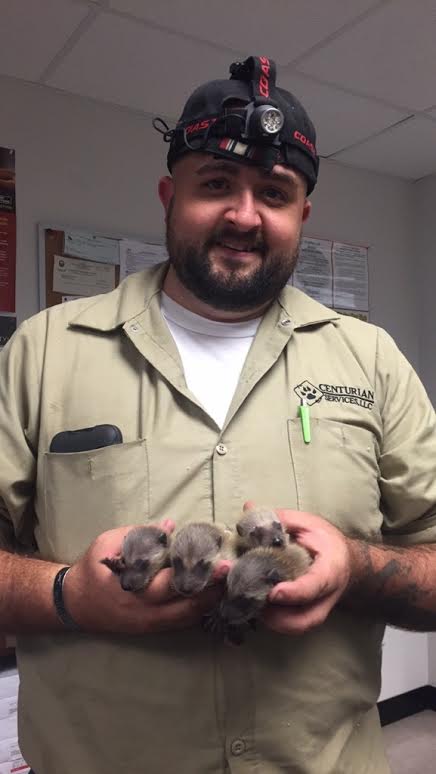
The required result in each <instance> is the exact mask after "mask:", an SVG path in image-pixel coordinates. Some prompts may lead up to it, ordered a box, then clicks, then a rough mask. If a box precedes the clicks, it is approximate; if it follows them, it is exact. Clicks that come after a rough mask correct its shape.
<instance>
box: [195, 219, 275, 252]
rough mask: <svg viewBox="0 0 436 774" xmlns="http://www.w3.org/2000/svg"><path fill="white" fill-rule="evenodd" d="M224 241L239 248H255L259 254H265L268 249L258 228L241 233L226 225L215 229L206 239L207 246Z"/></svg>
mask: <svg viewBox="0 0 436 774" xmlns="http://www.w3.org/2000/svg"><path fill="white" fill-rule="evenodd" d="M226 242H230V243H231V244H232V245H235V246H236V247H239V248H240V249H241V250H244V249H247V248H249V249H250V250H256V252H259V253H261V255H265V254H266V252H267V250H268V246H267V244H266V242H265V240H264V238H263V236H262V234H261V232H259V230H258V229H253V230H252V231H246V232H244V233H243V234H241V232H240V231H235V229H232V228H229V227H228V226H225V227H223V228H218V229H216V231H214V232H213V234H211V236H210V237H209V239H208V240H207V247H208V248H209V247H213V245H215V244H217V243H221V244H223V243H224V244H225V243H226Z"/></svg>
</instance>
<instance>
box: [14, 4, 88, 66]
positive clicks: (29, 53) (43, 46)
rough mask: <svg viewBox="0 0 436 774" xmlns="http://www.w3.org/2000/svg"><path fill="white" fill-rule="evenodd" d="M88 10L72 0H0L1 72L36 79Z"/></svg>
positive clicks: (85, 6) (83, 5) (84, 5)
mask: <svg viewBox="0 0 436 774" xmlns="http://www.w3.org/2000/svg"><path fill="white" fill-rule="evenodd" d="M88 12H89V5H87V4H85V3H79V2H71V0H38V2H37V3H32V2H30V3H29V1H28V0H14V1H13V2H10V0H0V25H1V46H0V73H1V74H2V75H11V76H13V77H15V78H25V79H26V80H30V81H32V80H37V79H38V78H39V77H40V75H41V73H42V72H43V71H44V70H45V68H46V67H47V65H48V64H49V62H50V61H51V60H52V59H53V57H54V56H55V54H57V53H58V51H59V50H60V49H61V48H62V46H64V45H65V43H66V41H67V39H68V38H69V36H70V35H71V34H72V32H74V30H75V29H76V27H77V26H78V24H79V23H80V22H81V21H82V19H84V18H85V16H86V15H87V13H88Z"/></svg>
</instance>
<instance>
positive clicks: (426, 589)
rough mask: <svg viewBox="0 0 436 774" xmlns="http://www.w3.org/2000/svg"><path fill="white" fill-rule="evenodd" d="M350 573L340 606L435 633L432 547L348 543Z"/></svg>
mask: <svg viewBox="0 0 436 774" xmlns="http://www.w3.org/2000/svg"><path fill="white" fill-rule="evenodd" d="M350 550H351V556H352V564H353V569H354V572H353V573H352V579H351V582H350V585H349V588H348V590H347V592H346V594H345V595H344V597H343V604H344V606H346V607H348V608H353V609H355V608H358V609H360V610H362V611H365V612H367V613H368V615H370V616H371V617H375V618H377V619H379V620H383V621H385V622H386V623H389V624H391V625H392V626H397V627H399V628H402V629H411V630H413V631H436V545H435V544H429V545H426V546H417V547H410V548H400V547H398V546H390V545H386V544H385V545H380V544H379V543H378V544H374V545H373V544H370V543H366V542H364V541H362V540H359V541H356V540H352V541H350Z"/></svg>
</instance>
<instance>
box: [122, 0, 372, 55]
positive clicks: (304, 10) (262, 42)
mask: <svg viewBox="0 0 436 774" xmlns="http://www.w3.org/2000/svg"><path fill="white" fill-rule="evenodd" d="M377 4H378V2H377V3H376V2H375V0H353V2H352V3H350V1H349V0H322V2H315V3H303V2H299V0H269V3H268V5H266V4H263V3H256V2H253V0H233V2H231V3H227V4H226V3H222V2H221V3H208V2H205V0H147V1H146V2H144V0H110V2H109V7H111V8H113V9H117V10H118V11H123V12H128V13H131V14H133V15H135V16H137V17H138V18H141V19H145V20H146V21H149V22H154V23H156V24H161V25H163V26H165V27H168V28H169V29H171V30H174V31H177V32H179V33H181V34H187V33H189V35H192V36H195V37H198V38H201V39H202V40H207V41H210V42H212V43H215V44H217V45H219V46H223V47H227V48H231V49H234V50H240V48H241V45H242V46H243V50H244V51H245V52H246V53H247V54H265V55H266V56H270V57H271V58H272V59H274V60H275V61H276V62H278V63H281V64H285V63H286V64H287V63H289V62H290V61H292V60H293V59H295V58H296V57H297V56H299V55H300V54H301V53H302V52H303V51H306V50H307V49H308V48H310V47H312V46H313V45H315V44H316V43H318V42H319V41H320V40H322V39H324V38H325V37H327V36H328V35H330V34H331V33H333V32H335V31H336V30H338V29H339V28H340V27H342V26H343V25H344V24H346V23H347V22H349V21H351V20H352V19H354V18H356V17H357V16H360V14H361V13H362V12H364V11H366V10H368V8H370V7H372V6H374V5H377ZM202 66H203V62H199V70H200V69H201V68H202Z"/></svg>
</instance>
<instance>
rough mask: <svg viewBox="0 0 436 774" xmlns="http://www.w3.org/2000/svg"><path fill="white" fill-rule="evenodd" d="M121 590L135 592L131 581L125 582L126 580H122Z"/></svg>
mask: <svg viewBox="0 0 436 774" xmlns="http://www.w3.org/2000/svg"><path fill="white" fill-rule="evenodd" d="M121 588H122V589H123V591H133V586H132V584H131V583H130V582H129V581H126V580H124V578H121Z"/></svg>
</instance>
